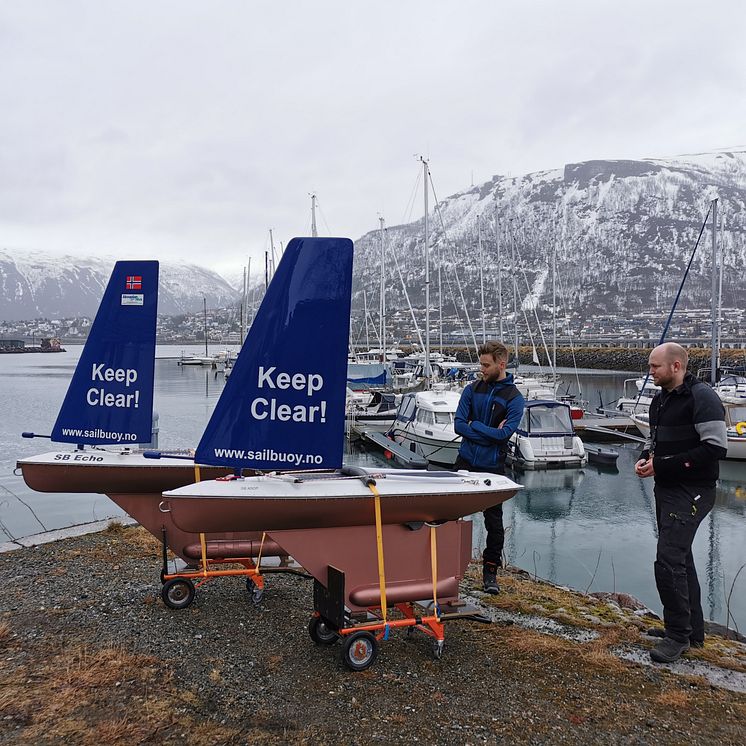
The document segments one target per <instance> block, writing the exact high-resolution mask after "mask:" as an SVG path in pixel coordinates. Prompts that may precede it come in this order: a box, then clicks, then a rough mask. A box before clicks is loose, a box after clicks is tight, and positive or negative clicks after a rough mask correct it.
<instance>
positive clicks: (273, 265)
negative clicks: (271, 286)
mask: <svg viewBox="0 0 746 746" xmlns="http://www.w3.org/2000/svg"><path fill="white" fill-rule="evenodd" d="M269 246H270V248H271V249H272V262H271V264H270V267H271V272H270V276H274V274H275V239H274V236H273V235H272V229H271V228H270V229H269Z"/></svg>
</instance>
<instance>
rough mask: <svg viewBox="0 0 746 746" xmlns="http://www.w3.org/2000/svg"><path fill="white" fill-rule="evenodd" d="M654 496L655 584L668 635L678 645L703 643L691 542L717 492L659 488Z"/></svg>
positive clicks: (702, 625)
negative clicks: (655, 529) (655, 522)
mask: <svg viewBox="0 0 746 746" xmlns="http://www.w3.org/2000/svg"><path fill="white" fill-rule="evenodd" d="M654 493H655V511H656V518H657V521H658V549H657V552H656V557H655V565H654V567H655V584H656V586H657V587H658V594H659V595H660V599H661V603H662V604H663V622H664V624H665V627H666V635H667V636H668V637H671V638H672V639H674V640H677V641H678V642H686V641H688V640H693V641H695V642H701V641H702V640H704V637H705V627H704V615H703V614H702V601H701V594H700V588H699V580H698V579H697V571H696V570H695V568H694V557H693V556H692V542H693V541H694V536H695V535H696V533H697V529H698V528H699V524H700V523H701V522H702V520H703V519H704V517H705V516H706V515H707V514H708V513H709V512H710V511H711V510H712V506H713V505H714V504H715V488H714V487H692V486H688V485H675V486H668V485H665V486H664V485H660V484H656V485H655V489H654Z"/></svg>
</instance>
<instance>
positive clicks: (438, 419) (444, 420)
mask: <svg viewBox="0 0 746 746" xmlns="http://www.w3.org/2000/svg"><path fill="white" fill-rule="evenodd" d="M433 414H434V415H435V424H436V425H451V424H452V423H453V415H452V414H451V413H450V412H433Z"/></svg>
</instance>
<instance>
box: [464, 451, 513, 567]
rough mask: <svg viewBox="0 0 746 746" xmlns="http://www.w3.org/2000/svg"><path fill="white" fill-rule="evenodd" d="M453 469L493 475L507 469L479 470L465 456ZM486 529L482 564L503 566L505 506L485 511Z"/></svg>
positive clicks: (495, 506) (503, 472) (496, 506)
mask: <svg viewBox="0 0 746 746" xmlns="http://www.w3.org/2000/svg"><path fill="white" fill-rule="evenodd" d="M453 468H454V469H456V470H458V469H468V470H469V471H487V472H490V473H491V474H505V469H504V468H502V467H497V468H494V469H477V468H476V467H474V466H472V465H471V464H470V463H469V462H468V461H467V460H466V459H465V458H464V457H463V456H461V455H459V456H457V457H456V463H455V464H454V465H453ZM484 527H485V528H486V529H487V543H486V545H485V547H484V551H483V552H482V562H483V563H485V564H487V563H488V562H489V563H490V564H494V565H497V566H498V567H500V565H502V558H503V547H504V546H505V527H504V525H503V506H502V503H500V505H493V506H492V507H491V508H487V510H485V511H484Z"/></svg>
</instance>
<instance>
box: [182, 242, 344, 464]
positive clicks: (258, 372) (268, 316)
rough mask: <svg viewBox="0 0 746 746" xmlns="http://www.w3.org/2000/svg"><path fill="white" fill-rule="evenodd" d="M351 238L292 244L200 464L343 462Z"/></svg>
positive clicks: (201, 453) (250, 335) (217, 410)
mask: <svg viewBox="0 0 746 746" xmlns="http://www.w3.org/2000/svg"><path fill="white" fill-rule="evenodd" d="M352 255H353V246H352V241H350V239H348V238H294V239H292V240H291V241H290V243H289V244H288V245H287V248H286V249H285V252H284V254H283V255H282V259H281V261H280V264H279V266H278V267H277V272H276V273H275V275H274V277H273V279H272V282H271V283H270V285H269V288H268V289H267V294H266V295H265V297H264V300H263V301H262V304H261V306H260V308H259V311H258V312H257V315H256V318H255V319H254V322H253V324H252V325H251V329H250V330H249V333H248V335H247V337H246V341H245V342H244V345H243V347H242V348H241V352H240V354H239V356H238V359H237V360H236V362H235V365H234V366H233V370H232V371H231V376H230V378H229V379H228V381H227V382H226V384H225V388H224V389H223V393H222V395H221V396H220V399H219V401H218V403H217V406H216V407H215V411H214V412H213V415H212V418H211V419H210V421H209V423H208V424H207V428H206V429H205V433H204V435H203V436H202V440H201V441H200V443H199V446H198V447H197V452H196V456H195V459H196V461H197V462H198V463H202V464H216V465H220V466H228V467H233V468H234V469H239V468H253V469H258V470H275V469H284V470H295V469H326V468H336V467H337V466H340V465H341V463H342V454H343V450H344V420H345V397H346V385H345V379H346V375H347V346H348V340H349V332H350V294H351V290H352Z"/></svg>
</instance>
